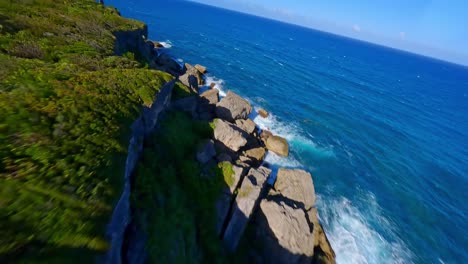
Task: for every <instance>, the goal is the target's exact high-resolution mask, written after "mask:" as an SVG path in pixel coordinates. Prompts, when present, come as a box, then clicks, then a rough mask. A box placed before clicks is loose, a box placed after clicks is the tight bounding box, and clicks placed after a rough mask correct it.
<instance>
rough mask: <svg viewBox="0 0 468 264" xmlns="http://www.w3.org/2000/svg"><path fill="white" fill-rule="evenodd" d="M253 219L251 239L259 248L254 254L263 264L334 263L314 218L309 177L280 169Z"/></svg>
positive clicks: (324, 236) (305, 173) (311, 184)
mask: <svg viewBox="0 0 468 264" xmlns="http://www.w3.org/2000/svg"><path fill="white" fill-rule="evenodd" d="M255 219H256V220H255V225H256V229H255V230H256V233H255V238H256V239H258V240H259V242H260V243H262V245H263V251H262V252H256V253H257V254H260V255H261V257H262V259H263V260H264V261H265V263H335V260H334V259H335V253H334V252H333V250H332V248H331V246H330V243H329V242H328V239H327V237H326V235H325V233H324V232H323V229H322V226H321V225H320V223H319V220H318V217H317V210H316V208H315V192H314V186H313V182H312V176H311V175H310V174H309V173H307V172H305V171H303V170H289V169H280V170H279V171H278V175H277V180H276V182H275V185H274V189H272V190H271V191H270V192H269V194H268V196H267V197H266V198H265V199H263V200H262V201H261V203H260V210H259V211H258V212H257V215H256V218H255Z"/></svg>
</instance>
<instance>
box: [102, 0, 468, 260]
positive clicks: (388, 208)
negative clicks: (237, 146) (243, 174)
mask: <svg viewBox="0 0 468 264" xmlns="http://www.w3.org/2000/svg"><path fill="white" fill-rule="evenodd" d="M106 4H108V5H113V6H115V7H117V8H118V9H119V10H120V11H121V13H122V15H124V16H127V17H132V18H136V19H139V20H143V21H145V22H146V23H147V24H148V26H149V37H150V39H152V40H157V41H160V42H162V43H163V44H164V45H165V47H166V50H165V51H166V52H169V53H170V54H171V55H173V56H174V57H175V58H178V59H179V60H180V61H183V62H188V63H191V64H196V63H199V64H202V65H205V66H207V67H208V69H209V75H208V80H207V82H208V84H209V83H211V82H215V83H216V84H217V86H218V88H220V89H221V92H226V91H228V90H232V91H235V92H236V93H238V94H240V95H242V96H244V97H245V98H247V99H248V100H250V101H251V102H252V104H253V105H254V106H255V108H257V109H258V108H264V109H266V110H268V111H269V112H270V113H271V115H270V117H268V118H267V119H262V118H260V117H257V118H255V120H254V121H255V122H256V123H257V124H258V125H259V126H260V127H261V128H267V129H270V130H272V131H273V132H274V133H275V134H279V135H281V136H284V137H286V138H287V139H288V141H289V143H290V150H291V153H290V156H289V157H287V158H280V157H278V156H275V155H274V154H268V156H267V158H266V160H267V161H268V162H269V163H271V164H273V165H275V166H284V167H301V168H304V169H306V170H308V171H310V172H311V173H312V174H313V179H314V184H315V189H316V192H317V194H318V204H317V207H318V211H319V216H320V219H321V221H322V223H323V225H324V228H325V231H326V233H327V234H328V238H329V240H330V242H331V244H332V246H333V248H334V250H335V252H336V256H337V262H338V263H468V67H464V66H459V65H455V64H451V63H448V62H443V61H439V60H435V59H431V58H427V57H422V56H419V55H415V54H410V53H406V52H403V51H398V50H393V49H390V48H386V47H382V46H377V45H373V44H369V43H365V42H360V41H356V40H352V39H348V38H344V37H340V36H336V35H332V34H328V33H324V32H320V31H316V30H312V29H308V28H303V27H299V26H295V25H290V24H285V23H281V22H277V21H272V20H268V19H264V18H260V17H255V16H250V15H245V14H241V13H237V12H233V11H228V10H224V9H219V8H214V7H209V6H205V5H201V4H196V3H192V2H184V1H168V0H131V1H128V0H125V1H124V0H108V1H106Z"/></svg>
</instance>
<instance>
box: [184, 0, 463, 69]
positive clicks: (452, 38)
mask: <svg viewBox="0 0 468 264" xmlns="http://www.w3.org/2000/svg"><path fill="white" fill-rule="evenodd" d="M192 1H195V2H200V3H204V4H208V5H214V6H218V7H222V8H227V9H231V10H236V11H240V12H243V13H249V14H253V15H257V16H262V17H267V18H271V19H275V20H280V21H284V22H288V23H293V24H297V25H301V26H306V27H310V28H314V29H318V30H322V31H326V32H330V33H334V34H338V35H343V36H347V37H351V38H355V39H360V40H364V41H369V42H373V43H377V44H381V45H384V46H389V47H393V48H397V49H402V50H406V51H410V52H414V53H418V54H422V55H426V56H430V57H435V58H439V59H443V60H447V61H451V62H455V63H459V64H464V65H468V0H352V1H351V0H192Z"/></svg>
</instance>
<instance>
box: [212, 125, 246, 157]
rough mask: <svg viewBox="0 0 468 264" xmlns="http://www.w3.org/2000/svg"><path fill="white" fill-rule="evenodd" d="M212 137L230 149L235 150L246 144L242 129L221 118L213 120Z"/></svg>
mask: <svg viewBox="0 0 468 264" xmlns="http://www.w3.org/2000/svg"><path fill="white" fill-rule="evenodd" d="M214 124H215V129H214V137H215V139H216V140H218V141H219V142H221V143H223V144H224V146H226V147H227V148H229V149H230V150H232V151H234V152H236V151H238V150H239V149H240V148H241V147H243V146H245V144H247V139H246V136H247V135H246V134H245V132H244V131H243V130H241V129H240V128H238V127H236V126H235V125H233V124H230V123H228V122H226V121H223V120H221V119H216V120H215V123H214Z"/></svg>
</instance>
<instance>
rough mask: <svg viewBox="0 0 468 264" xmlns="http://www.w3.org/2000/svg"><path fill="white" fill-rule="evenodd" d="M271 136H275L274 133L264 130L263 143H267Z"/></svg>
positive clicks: (261, 136)
mask: <svg viewBox="0 0 468 264" xmlns="http://www.w3.org/2000/svg"><path fill="white" fill-rule="evenodd" d="M271 136H273V133H271V132H270V131H268V130H262V133H261V134H260V140H262V142H263V144H265V145H266V141H267V139H268V138H269V137H271Z"/></svg>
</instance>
